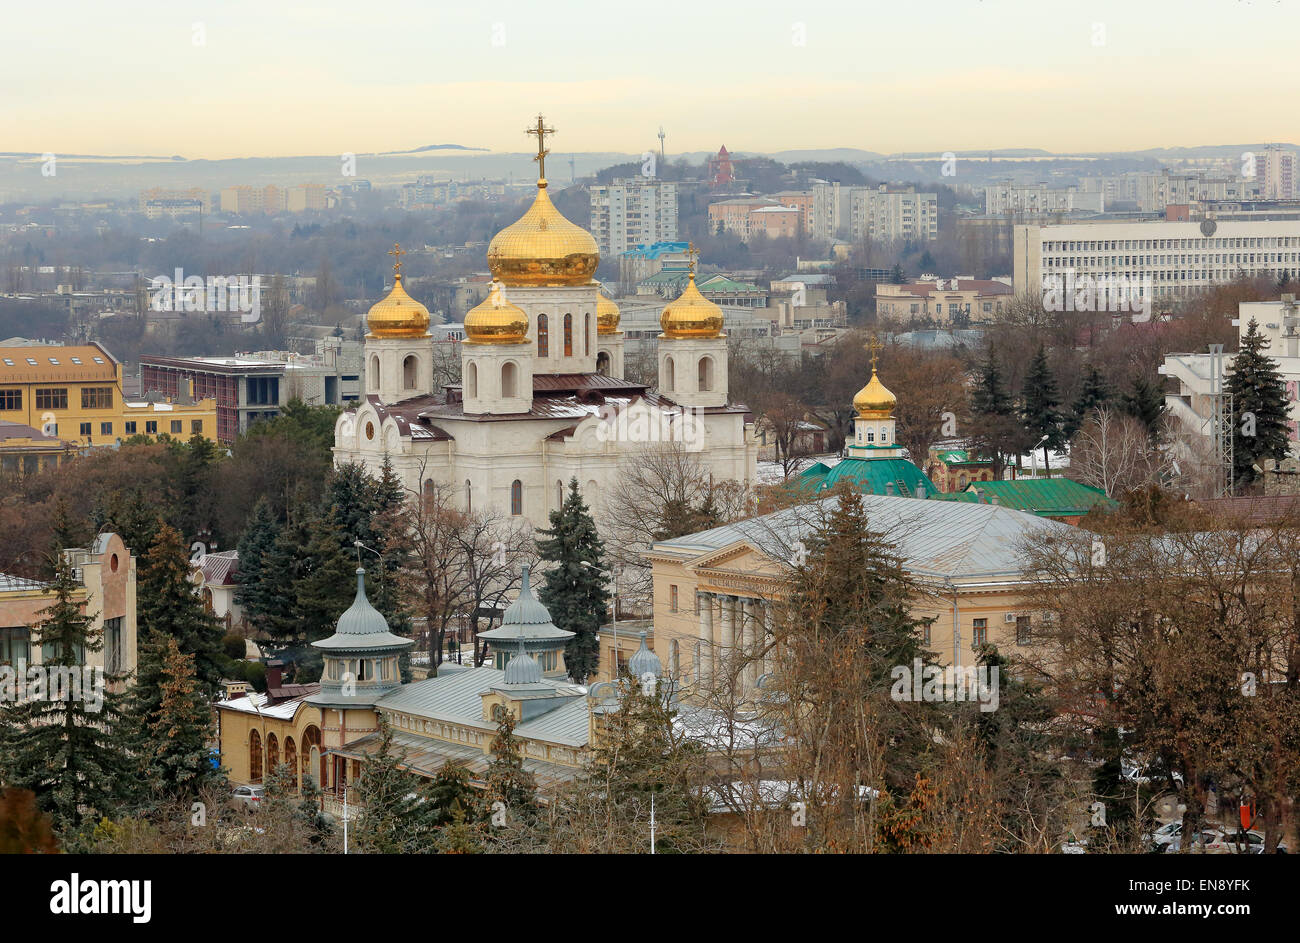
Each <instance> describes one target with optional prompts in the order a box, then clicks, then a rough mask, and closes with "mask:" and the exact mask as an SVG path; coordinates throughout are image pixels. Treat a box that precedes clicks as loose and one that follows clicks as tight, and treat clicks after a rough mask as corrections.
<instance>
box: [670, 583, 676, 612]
mask: <svg viewBox="0 0 1300 943" xmlns="http://www.w3.org/2000/svg"><path fill="white" fill-rule="evenodd" d="M668 607H669V608H670V609H671V610H672V611H673V612H676V611H677V587H676V586H669V587H668Z"/></svg>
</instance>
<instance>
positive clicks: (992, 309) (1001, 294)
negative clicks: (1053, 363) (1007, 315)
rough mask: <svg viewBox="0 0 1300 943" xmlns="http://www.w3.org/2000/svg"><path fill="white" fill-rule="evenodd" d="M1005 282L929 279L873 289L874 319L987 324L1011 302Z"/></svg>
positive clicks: (980, 279) (878, 285) (879, 286)
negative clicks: (922, 319)
mask: <svg viewBox="0 0 1300 943" xmlns="http://www.w3.org/2000/svg"><path fill="white" fill-rule="evenodd" d="M1009 281H1010V280H1009V279H1005V280H999V279H983V278H965V277H958V278H930V279H917V280H916V281H914V282H912V283H911V284H908V285H893V284H889V283H881V284H877V285H876V316H877V317H891V318H899V319H907V318H927V317H928V318H933V319H934V320H935V321H938V322H939V323H941V324H953V323H957V324H964V323H974V322H977V321H991V320H992V319H993V318H995V317H997V316H998V315H999V314H1001V313H1002V311H1003V308H1004V306H1005V305H1007V304H1008V303H1010V301H1011V285H1010V284H1009Z"/></svg>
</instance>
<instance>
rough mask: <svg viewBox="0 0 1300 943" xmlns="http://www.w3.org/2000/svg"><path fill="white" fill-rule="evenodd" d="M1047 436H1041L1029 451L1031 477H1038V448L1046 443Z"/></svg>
mask: <svg viewBox="0 0 1300 943" xmlns="http://www.w3.org/2000/svg"><path fill="white" fill-rule="evenodd" d="M1047 439H1048V436H1046V435H1045V436H1043V437H1042V438H1041V439H1039V440H1038V441H1037V442H1035V443H1034V447H1033V448H1032V449H1030V450H1029V467H1030V468H1031V469H1032V474H1033V477H1035V478H1037V477H1038V447H1039V446H1040V445H1042V444H1043V443H1044V442H1046V441H1047Z"/></svg>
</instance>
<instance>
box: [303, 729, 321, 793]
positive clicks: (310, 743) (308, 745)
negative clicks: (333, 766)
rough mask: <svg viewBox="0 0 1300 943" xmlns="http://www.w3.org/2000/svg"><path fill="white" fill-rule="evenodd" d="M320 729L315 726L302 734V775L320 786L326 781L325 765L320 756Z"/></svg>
mask: <svg viewBox="0 0 1300 943" xmlns="http://www.w3.org/2000/svg"><path fill="white" fill-rule="evenodd" d="M320 744H321V739H320V728H319V727H317V726H315V725H314V724H313V725H312V726H310V727H308V728H307V729H306V730H304V731H303V732H302V775H303V779H304V780H307V779H310V780H312V781H313V782H315V783H316V785H318V786H319V785H320V784H321V782H322V781H324V779H325V764H324V762H323V761H322V760H321V755H320Z"/></svg>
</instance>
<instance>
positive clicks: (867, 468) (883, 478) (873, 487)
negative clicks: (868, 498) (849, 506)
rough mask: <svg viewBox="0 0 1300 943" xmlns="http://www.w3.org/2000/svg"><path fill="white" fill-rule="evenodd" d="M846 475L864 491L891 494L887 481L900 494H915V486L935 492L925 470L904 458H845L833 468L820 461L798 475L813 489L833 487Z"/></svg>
mask: <svg viewBox="0 0 1300 943" xmlns="http://www.w3.org/2000/svg"><path fill="white" fill-rule="evenodd" d="M843 479H848V480H849V481H851V482H852V483H853V486H854V487H855V488H857V489H858V490H859V491H862V492H864V493H865V494H889V493H890V492H889V490H887V488H886V485H893V493H894V494H895V495H897V496H898V497H900V498H914V497H916V489H917V488H918V487H922V486H923V487H924V488H925V491H926V495H927V496H933V495H934V493H935V487H934V485H933V484H932V483H931V482H930V479H929V478H927V477H925V473H924V472H923V471H921V469H919V468H917V467H916V466H915V465H913V464H912V463H911V462H909V461H908V460H907V459H905V458H869V459H868V458H846V459H844V460H843V461H841V462H840V463H839V464H838V465H836V466H835V467H833V468H828V467H827V466H826V465H825V464H823V463H822V462H818V463H817V464H816V465H813V466H812V467H811V468H807V469H805V470H804V471H803V473H802V474H800V475H799V481H800V482H801V483H802V484H804V485H806V486H807V487H809V488H810V489H811V490H812V491H813V492H814V493H815V492H818V491H825V490H827V489H828V488H833V487H834V486H835V485H836V484H837V483H838V482H839V481H841V480H843Z"/></svg>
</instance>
